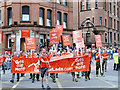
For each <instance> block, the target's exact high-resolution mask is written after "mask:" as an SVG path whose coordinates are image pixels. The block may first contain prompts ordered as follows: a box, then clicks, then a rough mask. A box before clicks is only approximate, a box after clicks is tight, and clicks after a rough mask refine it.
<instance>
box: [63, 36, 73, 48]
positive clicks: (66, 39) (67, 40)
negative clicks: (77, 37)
mask: <svg viewBox="0 0 120 90" xmlns="http://www.w3.org/2000/svg"><path fill="white" fill-rule="evenodd" d="M62 39H63V46H68V45H71V43H70V36H69V35H64V36H62Z"/></svg>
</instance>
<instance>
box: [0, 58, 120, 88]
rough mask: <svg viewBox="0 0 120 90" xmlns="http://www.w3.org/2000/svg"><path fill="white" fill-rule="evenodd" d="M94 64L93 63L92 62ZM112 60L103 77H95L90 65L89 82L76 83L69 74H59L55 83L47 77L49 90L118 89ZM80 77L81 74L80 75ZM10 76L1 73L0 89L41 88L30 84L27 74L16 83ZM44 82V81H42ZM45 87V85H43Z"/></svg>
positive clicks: (93, 69)
mask: <svg viewBox="0 0 120 90" xmlns="http://www.w3.org/2000/svg"><path fill="white" fill-rule="evenodd" d="M94 63H95V61H94ZM113 64H114V62H113V60H109V61H108V66H107V72H105V77H102V76H100V75H99V76H98V77H96V76H95V72H96V70H95V68H96V67H95V66H94V65H92V72H91V80H88V81H85V77H81V78H80V79H78V82H73V81H72V76H71V74H70V73H60V74H59V78H57V79H56V83H53V82H52V79H51V78H50V77H49V85H50V87H51V88H60V89H62V88H64V89H65V88H98V89H99V88H105V89H107V88H111V89H112V88H118V85H120V82H118V71H113ZM80 76H81V73H80ZM11 78H12V74H11V71H10V70H6V73H5V74H3V73H2V72H1V79H2V80H1V81H0V87H1V88H3V89H4V88H8V89H10V88H11V89H12V90H13V89H15V88H31V89H33V88H41V82H40V81H35V82H34V83H32V80H30V79H29V74H25V77H21V78H20V81H19V82H17V81H16V76H15V80H14V83H11V82H10V79H11ZM44 82H45V79H44ZM44 85H45V87H46V84H45V83H44Z"/></svg>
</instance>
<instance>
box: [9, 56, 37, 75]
mask: <svg viewBox="0 0 120 90" xmlns="http://www.w3.org/2000/svg"><path fill="white" fill-rule="evenodd" d="M11 73H39V64H38V58H12V68H11Z"/></svg>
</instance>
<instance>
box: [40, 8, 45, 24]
mask: <svg viewBox="0 0 120 90" xmlns="http://www.w3.org/2000/svg"><path fill="white" fill-rule="evenodd" d="M39 25H42V26H43V25H44V9H43V8H40V10H39Z"/></svg>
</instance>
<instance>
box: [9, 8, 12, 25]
mask: <svg viewBox="0 0 120 90" xmlns="http://www.w3.org/2000/svg"><path fill="white" fill-rule="evenodd" d="M11 24H12V8H8V25H11Z"/></svg>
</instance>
